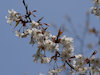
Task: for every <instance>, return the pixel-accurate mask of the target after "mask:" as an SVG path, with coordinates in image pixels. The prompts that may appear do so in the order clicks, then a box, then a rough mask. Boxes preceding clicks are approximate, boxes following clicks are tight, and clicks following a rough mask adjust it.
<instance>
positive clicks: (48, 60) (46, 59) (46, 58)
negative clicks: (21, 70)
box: [40, 57, 51, 64]
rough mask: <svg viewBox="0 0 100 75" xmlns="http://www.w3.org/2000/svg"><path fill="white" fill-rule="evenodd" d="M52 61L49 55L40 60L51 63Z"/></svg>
mask: <svg viewBox="0 0 100 75" xmlns="http://www.w3.org/2000/svg"><path fill="white" fill-rule="evenodd" d="M50 61H51V59H50V58H48V57H42V58H41V60H40V62H41V63H44V64H46V63H49V62H50Z"/></svg>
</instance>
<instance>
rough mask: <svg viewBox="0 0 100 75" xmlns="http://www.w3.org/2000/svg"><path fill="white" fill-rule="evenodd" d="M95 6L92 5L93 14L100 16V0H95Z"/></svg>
mask: <svg viewBox="0 0 100 75" xmlns="http://www.w3.org/2000/svg"><path fill="white" fill-rule="evenodd" d="M92 2H93V3H94V6H93V7H91V10H92V12H91V13H92V14H94V15H96V16H98V17H100V0H93V1H92Z"/></svg>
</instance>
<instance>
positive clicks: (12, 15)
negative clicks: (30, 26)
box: [6, 9, 19, 24]
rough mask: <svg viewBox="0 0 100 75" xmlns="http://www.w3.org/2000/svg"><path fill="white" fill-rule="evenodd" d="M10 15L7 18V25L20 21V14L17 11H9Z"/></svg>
mask: <svg viewBox="0 0 100 75" xmlns="http://www.w3.org/2000/svg"><path fill="white" fill-rule="evenodd" d="M8 13H9V15H8V16H6V19H7V23H9V24H11V23H12V22H13V21H18V20H19V19H18V14H17V12H16V11H14V10H13V9H12V10H8Z"/></svg>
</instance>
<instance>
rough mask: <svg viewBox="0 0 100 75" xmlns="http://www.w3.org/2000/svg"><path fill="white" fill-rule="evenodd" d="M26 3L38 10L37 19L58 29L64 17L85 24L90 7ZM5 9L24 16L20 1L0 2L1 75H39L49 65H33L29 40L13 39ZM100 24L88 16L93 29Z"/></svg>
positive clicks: (72, 2) (57, 0)
mask: <svg viewBox="0 0 100 75" xmlns="http://www.w3.org/2000/svg"><path fill="white" fill-rule="evenodd" d="M26 1H27V3H28V4H29V8H30V9H31V10H34V9H36V10H37V11H38V12H37V14H38V15H39V17H42V16H43V17H45V21H46V22H47V23H52V22H54V23H56V25H58V26H59V25H61V24H63V23H66V21H65V20H64V15H66V14H68V15H69V16H70V17H71V18H72V21H73V24H75V25H76V24H84V22H85V20H86V16H85V13H86V11H87V10H89V9H90V8H91V6H92V5H93V4H92V3H91V1H90V0H26ZM8 9H14V10H16V11H18V12H21V13H25V9H24V6H23V4H22V0H1V1H0V26H1V27H0V75H25V74H28V75H38V74H39V72H43V73H46V72H47V71H48V70H47V68H48V66H49V67H50V65H48V64H47V65H41V64H39V63H37V64H36V63H33V57H32V55H33V53H34V52H35V50H36V49H35V48H33V47H32V46H31V45H29V39H19V38H18V37H16V36H15V34H14V33H13V32H12V31H13V28H12V27H10V25H8V24H7V23H6V19H5V16H6V15H8ZM99 21H100V20H99V19H98V18H97V17H96V16H93V15H92V16H91V24H92V26H95V24H96V27H98V29H100V28H99V27H100V25H99V24H100V22H99ZM98 25H99V26H98ZM58 28H59V27H58ZM77 29H79V27H77ZM51 30H52V29H51ZM52 31H54V30H52ZM91 40H92V39H91Z"/></svg>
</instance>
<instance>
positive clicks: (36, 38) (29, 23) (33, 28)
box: [6, 0, 100, 75]
mask: <svg viewBox="0 0 100 75" xmlns="http://www.w3.org/2000/svg"><path fill="white" fill-rule="evenodd" d="M93 3H94V4H95V5H94V7H92V13H93V14H95V15H97V16H100V15H99V12H100V11H99V5H100V0H93ZM23 4H24V6H25V8H26V14H25V15H21V14H19V13H17V12H16V11H14V10H13V9H12V10H8V13H9V15H8V16H6V19H7V23H9V24H12V22H15V23H16V25H15V28H16V27H17V26H18V25H19V24H20V25H21V27H20V28H19V29H18V30H15V34H16V36H18V37H19V38H26V37H30V44H32V45H34V44H36V46H37V51H36V53H35V54H33V58H34V62H35V63H37V62H40V63H42V64H48V63H53V62H54V64H55V63H56V64H57V62H59V60H60V61H61V62H63V64H62V65H57V66H53V69H50V70H49V72H48V75H58V73H59V72H63V71H64V70H66V66H69V68H68V67H67V68H68V69H70V72H71V74H72V75H74V74H75V73H76V72H77V73H79V74H80V75H86V74H88V73H89V74H90V75H91V73H92V74H95V75H97V73H99V74H100V59H99V58H95V56H94V55H95V54H96V52H95V51H94V52H93V54H92V55H91V57H90V58H88V57H85V56H83V55H82V54H77V55H75V54H74V46H73V38H71V37H66V36H65V35H63V36H62V33H63V32H62V31H61V29H59V31H58V34H57V35H56V36H55V35H52V34H51V33H50V31H49V30H47V28H48V26H49V25H48V24H46V23H41V20H42V19H43V17H42V18H40V19H39V20H38V21H35V20H32V19H31V16H32V15H34V12H36V11H28V8H27V6H26V3H25V1H24V0H23ZM44 25H45V26H44ZM49 52H50V53H52V55H51V56H50V55H48V54H47V53H49ZM40 75H44V74H42V73H40Z"/></svg>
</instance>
